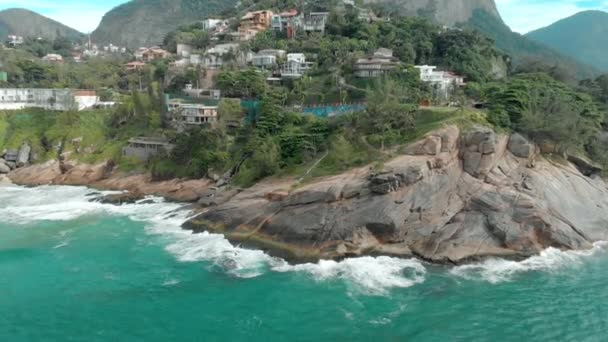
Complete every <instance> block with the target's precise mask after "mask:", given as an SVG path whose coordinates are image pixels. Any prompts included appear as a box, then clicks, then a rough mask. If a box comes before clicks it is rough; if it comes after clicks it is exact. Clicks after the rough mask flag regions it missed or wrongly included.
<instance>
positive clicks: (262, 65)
mask: <svg viewBox="0 0 608 342" xmlns="http://www.w3.org/2000/svg"><path fill="white" fill-rule="evenodd" d="M251 65H253V66H255V67H256V68H259V69H271V68H273V67H274V66H276V65H277V57H276V56H275V55H271V54H263V53H256V54H254V55H253V56H252V57H251Z"/></svg>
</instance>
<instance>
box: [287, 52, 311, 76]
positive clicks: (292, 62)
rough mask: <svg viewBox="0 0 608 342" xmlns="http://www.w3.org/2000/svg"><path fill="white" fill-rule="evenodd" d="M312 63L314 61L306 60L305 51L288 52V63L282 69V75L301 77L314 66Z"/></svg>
mask: <svg viewBox="0 0 608 342" xmlns="http://www.w3.org/2000/svg"><path fill="white" fill-rule="evenodd" d="M312 65H313V63H311V62H306V56H305V55H304V54H303V53H290V54H287V63H285V65H284V66H283V68H282V69H281V77H286V78H300V77H302V75H303V74H304V73H305V72H306V71H308V70H310V69H311V68H312Z"/></svg>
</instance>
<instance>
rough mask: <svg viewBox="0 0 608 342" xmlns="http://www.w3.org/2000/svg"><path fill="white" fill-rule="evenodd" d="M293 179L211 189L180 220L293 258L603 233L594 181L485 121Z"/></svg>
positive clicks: (575, 241) (532, 246)
mask: <svg viewBox="0 0 608 342" xmlns="http://www.w3.org/2000/svg"><path fill="white" fill-rule="evenodd" d="M294 184H295V181H291V180H286V181H278V182H276V181H275V182H264V183H261V184H259V185H256V186H254V187H253V188H251V189H247V190H244V191H242V192H240V193H238V194H236V195H234V194H231V195H230V196H232V197H230V196H219V198H220V199H218V200H217V201H216V203H213V204H216V205H215V206H212V207H210V208H208V209H207V211H206V212H204V213H202V214H200V215H199V216H197V217H195V218H194V219H192V220H191V221H189V222H187V223H186V224H185V225H184V227H185V228H186V229H190V230H193V231H195V232H202V231H210V232H216V233H222V234H225V236H226V237H227V238H228V239H229V240H231V241H232V242H234V243H237V244H243V245H246V246H252V247H258V248H262V249H265V250H267V251H269V252H270V253H271V254H274V255H278V256H281V257H286V258H288V259H290V260H295V261H310V260H316V259H319V258H343V257H349V256H358V255H367V254H372V255H373V254H382V255H395V256H412V255H415V256H418V257H421V258H423V259H426V260H430V261H433V262H454V263H459V262H465V261H468V260H472V259H476V258H480V257H486V256H501V257H512V258H521V257H527V256H530V255H534V254H537V253H539V252H540V251H542V250H544V249H546V248H548V247H556V248H560V249H585V248H590V247H591V245H592V243H593V242H595V241H598V240H607V239H608V210H606V209H608V190H607V187H606V183H604V181H602V180H601V179H600V178H598V177H594V176H591V177H588V176H585V175H583V174H582V173H581V172H580V171H579V170H578V169H577V168H576V167H575V166H574V164H568V163H566V162H564V163H563V164H558V163H553V162H551V161H548V160H546V159H543V158H541V157H539V156H538V155H537V149H536V148H535V146H533V145H532V144H530V143H528V142H527V141H526V140H525V139H524V138H523V137H521V136H519V135H514V136H511V137H507V136H502V135H498V134H496V133H494V132H493V131H491V130H489V129H486V128H475V129H472V130H470V131H468V132H460V131H459V129H458V128H456V127H447V128H445V129H443V130H441V131H437V132H434V133H432V134H430V135H429V136H427V137H426V138H425V139H424V140H422V141H420V142H419V143H417V144H414V145H412V146H410V147H408V148H407V150H406V151H404V153H403V154H402V155H400V156H399V157H397V158H395V159H393V160H391V161H389V162H387V163H386V164H385V165H384V166H383V168H382V169H381V170H379V171H378V170H376V171H374V170H372V169H371V168H361V169H357V170H352V171H350V172H347V173H344V174H341V175H338V176H335V177H330V178H326V179H322V180H318V181H316V182H314V183H312V184H307V185H304V186H300V187H296V186H295V185H294ZM294 189H295V190H294Z"/></svg>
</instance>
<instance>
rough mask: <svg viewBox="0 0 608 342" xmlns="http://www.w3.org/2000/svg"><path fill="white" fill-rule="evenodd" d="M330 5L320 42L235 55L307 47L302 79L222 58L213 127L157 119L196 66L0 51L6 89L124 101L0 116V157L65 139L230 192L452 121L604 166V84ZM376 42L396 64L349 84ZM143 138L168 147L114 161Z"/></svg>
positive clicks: (41, 152) (461, 34)
mask: <svg viewBox="0 0 608 342" xmlns="http://www.w3.org/2000/svg"><path fill="white" fill-rule="evenodd" d="M328 3H330V2H327V1H319V2H318V3H317V4H316V6H317V7H318V9H319V10H321V9H323V8H322V7H323V6H324V5H327V4H328ZM243 4H244V5H247V4H249V6H250V7H248V8H255V7H257V6H265V7H262V8H266V6H267V7H271V8H279V9H280V8H286V7H285V6H287V5H286V1H285V0H265V1H262V2H253V3H248V2H244V3H243ZM293 5H295V4H293ZM129 6H133V5H132V4H130V5H129ZM251 6H253V7H251ZM328 8H329V9H330V10H331V14H330V18H329V23H328V26H327V31H326V32H325V34H324V35H321V34H318V33H314V34H302V35H299V36H298V38H297V39H287V38H286V37H285V36H284V35H283V34H281V33H277V32H273V31H267V32H264V33H261V34H258V35H257V36H256V37H255V39H253V40H251V41H249V42H248V43H247V44H245V45H244V46H242V48H241V49H242V50H243V51H247V50H253V51H259V50H262V49H267V48H277V49H284V50H287V52H303V53H305V54H306V55H307V57H309V61H313V62H314V67H313V69H312V70H310V71H309V72H308V73H307V75H306V76H305V77H302V78H301V79H297V80H293V81H286V82H282V83H273V84H269V83H268V82H267V81H266V76H267V75H266V74H264V73H262V72H259V71H257V70H255V69H246V68H245V69H244V68H242V67H239V66H238V64H237V63H236V60H237V54H238V53H239V51H234V56H232V57H233V58H228V59H229V60H231V61H232V62H231V63H227V64H226V65H225V66H224V67H223V68H222V70H220V72H219V75H217V78H216V82H217V86H218V87H219V88H220V89H221V91H222V94H223V96H224V97H226V98H225V99H223V100H222V101H221V102H220V105H219V118H220V121H219V123H218V124H217V125H215V126H214V127H211V126H201V127H193V128H185V127H182V128H184V129H183V130H180V131H176V130H175V129H174V128H173V127H171V122H170V121H171V119H172V118H171V117H169V116H167V115H166V114H167V113H166V103H165V97H164V93H166V92H168V93H177V92H180V91H181V89H183V87H184V85H185V84H187V83H194V82H197V81H199V80H201V79H203V78H204V77H205V76H206V75H205V71H204V70H202V69H200V68H198V67H190V68H185V69H183V70H182V69H175V68H171V67H170V66H169V65H168V61H156V62H154V63H151V64H149V65H148V66H147V67H146V68H145V69H143V70H141V71H139V72H131V73H128V72H125V71H124V68H123V64H124V63H125V62H126V61H125V60H120V59H115V58H106V59H100V58H92V59H89V60H87V61H86V62H85V63H82V64H74V63H66V64H62V65H57V64H46V63H41V62H39V61H38V60H37V59H36V58H34V57H35V56H34V55H40V53H39V52H37V51H36V49H31V48H28V49H25V50H12V51H6V50H4V51H0V58H1V60H2V61H3V63H4V69H5V70H6V71H8V72H9V82H8V85H10V86H19V87H26V86H29V87H55V88H64V87H69V88H86V89H96V90H98V91H99V92H100V93H101V94H102V96H103V98H104V99H113V100H116V101H118V102H120V103H121V104H120V105H119V106H117V107H116V108H114V109H112V110H110V111H93V112H81V113H52V114H50V113H42V112H38V111H23V112H21V113H11V114H9V113H3V114H2V115H0V149H2V148H3V147H10V148H14V147H16V145H18V144H20V142H23V141H28V142H30V143H31V144H32V145H33V146H34V151H35V152H36V153H37V156H38V159H37V160H45V159H49V158H54V154H55V153H56V151H57V150H58V149H57V146H59V145H61V146H63V147H64V148H65V149H66V150H74V151H75V153H74V157H75V158H77V159H80V160H84V161H88V162H96V161H100V160H103V159H108V158H111V159H113V160H114V161H116V162H117V163H118V165H119V166H120V167H122V168H123V169H125V170H130V169H134V168H140V169H144V168H146V169H147V170H149V171H151V173H152V175H153V176H154V178H155V179H157V180H161V179H170V178H174V177H185V178H200V177H212V178H218V177H222V176H224V175H226V176H231V177H233V178H232V180H233V182H234V183H235V184H237V185H241V186H249V185H251V184H253V183H255V182H256V181H259V180H260V179H262V178H265V177H269V176H274V175H283V174H290V175H296V176H299V177H304V178H305V177H314V176H321V175H328V174H334V173H336V172H340V171H342V170H345V169H348V168H350V167H354V166H362V165H367V164H372V163H374V162H378V163H381V162H382V161H384V160H386V159H387V158H390V157H391V156H392V155H394V153H395V152H396V151H398V150H399V148H400V147H401V146H403V145H404V144H407V143H409V142H411V141H413V140H414V139H416V138H419V137H421V135H423V134H424V133H426V132H428V131H430V130H432V129H435V128H438V127H439V126H440V125H442V124H445V123H456V124H461V125H471V124H484V125H494V126H496V127H499V128H501V129H503V130H507V131H518V132H521V133H523V134H525V135H526V136H528V137H529V138H531V139H532V140H534V141H536V142H539V143H550V144H553V145H555V146H556V148H555V152H559V153H563V152H568V153H578V154H582V155H587V156H589V157H592V158H594V159H595V160H596V161H598V162H602V163H607V162H608V156H606V153H605V152H604V150H605V148H604V147H603V145H601V144H602V143H601V141H602V140H601V139H598V136H601V135H602V129H603V128H604V127H605V126H606V125H605V120H606V119H605V118H606V116H605V114H604V110H605V109H606V108H607V107H608V78H606V77H605V76H604V77H600V78H596V79H589V80H586V81H583V82H581V83H580V84H575V83H573V80H572V79H571V78H568V77H566V76H564V75H563V73H562V72H561V70H562V69H561V68H559V67H558V66H557V65H551V64H549V65H547V64H542V63H520V65H519V66H518V67H517V68H515V69H513V70H511V71H514V72H516V73H517V74H514V75H510V76H511V77H509V78H504V79H502V78H501V77H502V76H506V75H505V74H506V71H507V70H506V69H507V66H508V62H509V59H508V57H507V56H505V55H503V53H502V52H500V51H499V50H498V49H497V48H496V47H495V46H494V42H493V41H492V40H490V39H488V38H485V37H484V36H482V35H481V34H479V33H478V32H476V31H473V30H470V29H462V30H461V29H444V28H441V27H439V26H436V25H434V24H432V23H431V22H429V21H427V20H425V19H421V18H400V17H395V18H393V19H392V20H391V21H390V22H385V21H383V22H375V23H368V22H362V21H360V20H359V19H358V16H357V13H356V12H355V11H354V9H352V8H348V7H346V8H342V9H340V10H336V9H335V7H331V6H329V7H328ZM509 32H510V31H509ZM225 38H227V37H221V38H220V42H223V39H225ZM165 43H166V47H167V48H169V49H174V48H175V47H176V45H177V44H178V43H189V44H192V45H194V47H195V48H196V49H198V50H204V49H205V48H206V47H208V46H209V44H210V39H209V36H208V35H207V33H205V32H204V31H203V30H202V29H201V26H200V24H196V23H195V24H188V25H185V26H182V27H180V28H179V29H178V30H176V31H174V32H172V33H170V34H169V35H167V36H166V37H165ZM58 46H60V44H58ZM378 48H390V49H392V50H393V52H394V56H395V57H396V58H397V59H398V60H399V61H401V65H400V66H399V67H398V68H396V69H395V70H394V71H393V72H391V73H390V74H388V75H386V76H384V77H380V78H377V79H361V78H357V77H355V70H354V63H355V62H356V61H357V59H358V58H361V57H363V56H366V55H369V54H372V53H373V52H374V51H376V50H377V49H378ZM416 64H432V65H437V66H439V67H440V68H442V69H446V70H451V71H454V72H457V73H460V74H462V75H464V76H465V77H466V79H467V82H468V86H467V87H466V88H465V89H462V90H457V91H455V92H454V93H453V94H451V97H450V99H449V100H448V101H445V100H442V101H439V100H437V99H436V98H435V95H436V94H435V93H434V91H433V89H431V88H430V87H429V86H427V85H425V84H423V83H421V82H420V77H419V74H418V71H417V70H416V69H415V68H414V67H413V66H414V65H416ZM563 81H567V82H569V83H564V82H563ZM229 98H240V99H242V100H243V101H242V102H241V101H239V100H231V99H229ZM427 100H431V101H432V102H433V103H435V104H438V105H445V104H446V103H448V102H449V103H450V104H451V105H452V107H444V108H432V109H426V110H425V109H420V108H419V103H420V102H421V101H427ZM472 101H477V102H482V103H487V105H488V110H487V111H480V110H474V109H471V108H469V107H470V104H471V102H472ZM348 102H365V104H366V106H365V109H364V110H361V111H359V112H355V113H349V114H345V115H341V116H337V117H330V118H322V117H315V116H313V115H304V114H303V113H302V112H300V110H299V109H300V108H301V107H306V106H310V105H319V104H331V103H348ZM44 127H49V128H48V129H45V128H44ZM140 135H148V136H164V137H166V138H168V139H169V140H170V141H171V142H172V143H174V145H175V149H174V150H173V151H172V152H171V153H170V154H169V155H162V156H158V157H157V158H155V159H153V160H151V161H150V162H149V163H148V164H146V165H143V164H141V163H138V162H136V161H135V160H129V159H126V158H124V157H123V156H122V155H121V153H120V150H121V147H122V146H124V144H125V142H126V141H127V140H128V139H129V138H131V137H133V136H140ZM85 136H86V138H85ZM80 137H82V138H83V139H79V138H80Z"/></svg>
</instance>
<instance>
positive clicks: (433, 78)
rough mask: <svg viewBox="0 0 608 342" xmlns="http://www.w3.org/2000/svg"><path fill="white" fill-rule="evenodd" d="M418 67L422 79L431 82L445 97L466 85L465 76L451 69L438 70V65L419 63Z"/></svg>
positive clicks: (439, 93) (440, 94)
mask: <svg viewBox="0 0 608 342" xmlns="http://www.w3.org/2000/svg"><path fill="white" fill-rule="evenodd" d="M416 69H418V70H419V71H420V80H421V81H422V82H425V83H428V84H430V85H431V87H433V89H435V90H436V91H438V95H439V96H441V97H442V98H445V99H447V98H448V96H449V94H450V93H451V92H452V91H453V90H454V89H455V88H457V87H462V86H464V85H465V82H464V77H462V76H459V75H456V74H454V73H452V72H450V71H437V70H436V69H437V67H436V66H431V65H417V66H416Z"/></svg>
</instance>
